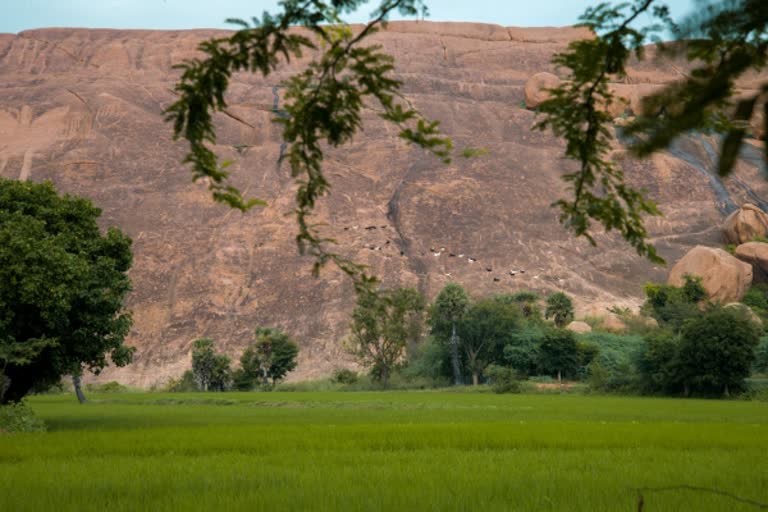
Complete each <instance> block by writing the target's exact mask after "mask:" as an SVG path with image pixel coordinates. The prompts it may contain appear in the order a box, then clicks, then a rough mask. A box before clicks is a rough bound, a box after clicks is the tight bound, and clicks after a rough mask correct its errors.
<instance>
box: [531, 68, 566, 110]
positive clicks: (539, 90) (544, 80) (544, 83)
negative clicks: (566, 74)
mask: <svg viewBox="0 0 768 512" xmlns="http://www.w3.org/2000/svg"><path fill="white" fill-rule="evenodd" d="M559 85H560V79H559V78H558V77H557V76H555V75H553V74H552V73H546V72H544V73H536V74H535V75H533V76H532V77H530V78H529V79H528V81H527V82H525V106H526V107H528V108H536V107H538V106H539V105H540V104H541V103H542V102H544V101H546V100H548V99H549V98H550V94H549V91H548V89H554V88H555V87H557V86H559Z"/></svg>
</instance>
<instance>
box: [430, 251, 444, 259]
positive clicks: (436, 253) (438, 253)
mask: <svg viewBox="0 0 768 512" xmlns="http://www.w3.org/2000/svg"><path fill="white" fill-rule="evenodd" d="M441 254H442V253H440V252H434V253H432V255H433V256H434V257H435V258H437V257H438V256H440V255H441Z"/></svg>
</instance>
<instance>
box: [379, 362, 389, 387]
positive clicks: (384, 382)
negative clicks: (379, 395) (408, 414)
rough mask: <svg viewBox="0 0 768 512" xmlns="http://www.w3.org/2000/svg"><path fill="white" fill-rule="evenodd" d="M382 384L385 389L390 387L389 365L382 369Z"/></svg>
mask: <svg viewBox="0 0 768 512" xmlns="http://www.w3.org/2000/svg"><path fill="white" fill-rule="evenodd" d="M381 386H382V387H383V388H384V389H387V388H388V387H389V368H387V367H384V368H382V369H381Z"/></svg>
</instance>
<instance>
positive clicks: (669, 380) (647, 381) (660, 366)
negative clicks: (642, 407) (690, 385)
mask: <svg viewBox="0 0 768 512" xmlns="http://www.w3.org/2000/svg"><path fill="white" fill-rule="evenodd" d="M679 353H680V339H679V336H676V335H674V334H672V333H671V332H667V331H658V332H655V333H653V334H651V335H650V336H647V337H646V338H645V339H644V347H643V351H642V352H641V353H640V356H639V358H638V361H637V368H638V370H639V371H640V386H641V389H642V390H643V391H645V392H649V393H654V392H662V393H674V392H679V390H680V388H681V387H682V385H683V384H682V378H681V377H682V374H681V371H680V368H679V367H678V366H679Z"/></svg>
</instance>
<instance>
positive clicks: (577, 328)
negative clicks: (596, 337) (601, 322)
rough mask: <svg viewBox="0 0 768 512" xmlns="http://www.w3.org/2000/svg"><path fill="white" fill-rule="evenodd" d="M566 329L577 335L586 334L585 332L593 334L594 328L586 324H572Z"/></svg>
mask: <svg viewBox="0 0 768 512" xmlns="http://www.w3.org/2000/svg"><path fill="white" fill-rule="evenodd" d="M565 328H566V329H568V330H569V331H573V332H575V333H579V334H581V333H585V332H592V328H591V327H590V326H589V324H588V323H586V322H578V321H576V322H571V323H569V324H568V325H566V326H565Z"/></svg>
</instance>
